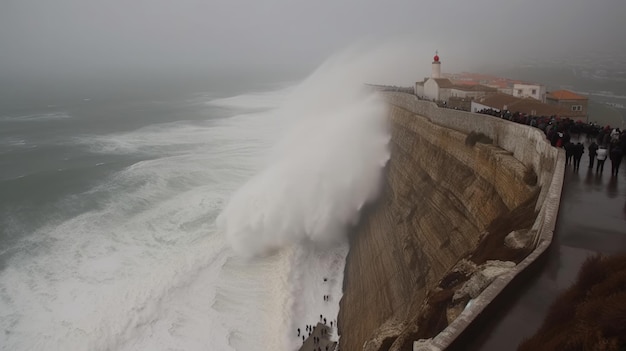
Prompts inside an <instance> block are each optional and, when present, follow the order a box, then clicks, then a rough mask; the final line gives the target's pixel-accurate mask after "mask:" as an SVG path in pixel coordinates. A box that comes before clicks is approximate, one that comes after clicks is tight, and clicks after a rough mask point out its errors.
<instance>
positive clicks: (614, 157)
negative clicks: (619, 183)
mask: <svg viewBox="0 0 626 351" xmlns="http://www.w3.org/2000/svg"><path fill="white" fill-rule="evenodd" d="M610 155H611V156H610V157H611V175H612V176H614V177H616V176H617V172H618V171H619V165H620V164H621V163H622V156H623V155H622V147H621V145H619V144H618V143H614V144H613V147H612V148H611V154H610Z"/></svg>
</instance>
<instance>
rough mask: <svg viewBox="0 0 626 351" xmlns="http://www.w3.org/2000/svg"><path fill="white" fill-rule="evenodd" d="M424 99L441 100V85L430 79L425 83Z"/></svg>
mask: <svg viewBox="0 0 626 351" xmlns="http://www.w3.org/2000/svg"><path fill="white" fill-rule="evenodd" d="M424 99H427V100H439V84H437V82H436V81H435V80H434V79H428V80H427V81H426V83H424Z"/></svg>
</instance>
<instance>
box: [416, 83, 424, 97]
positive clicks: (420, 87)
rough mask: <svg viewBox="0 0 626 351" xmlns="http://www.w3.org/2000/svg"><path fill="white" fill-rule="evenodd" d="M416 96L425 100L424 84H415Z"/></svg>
mask: <svg viewBox="0 0 626 351" xmlns="http://www.w3.org/2000/svg"><path fill="white" fill-rule="evenodd" d="M415 95H417V96H419V97H420V98H422V99H423V98H424V86H423V85H422V84H418V83H415Z"/></svg>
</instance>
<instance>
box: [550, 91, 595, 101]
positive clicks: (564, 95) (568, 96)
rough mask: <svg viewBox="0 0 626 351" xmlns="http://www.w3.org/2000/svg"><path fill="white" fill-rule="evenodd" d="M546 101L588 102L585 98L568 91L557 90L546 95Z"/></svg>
mask: <svg viewBox="0 0 626 351" xmlns="http://www.w3.org/2000/svg"><path fill="white" fill-rule="evenodd" d="M547 98H548V99H552V100H588V98H587V97H586V96H582V95H578V94H576V93H574V92H572V91H569V90H557V91H552V92H550V93H548V96H547Z"/></svg>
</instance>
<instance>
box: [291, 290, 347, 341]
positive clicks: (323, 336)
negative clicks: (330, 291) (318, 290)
mask: <svg viewBox="0 0 626 351" xmlns="http://www.w3.org/2000/svg"><path fill="white" fill-rule="evenodd" d="M327 282H328V278H324V283H327ZM330 298H331V296H330V295H323V296H322V299H323V300H324V301H325V302H329V301H330ZM329 324H330V328H328V325H329ZM336 327H337V321H336V320H335V321H332V320H331V321H328V320H327V319H326V317H324V315H322V314H320V320H319V322H317V325H312V324H311V325H309V324H307V325H306V326H305V328H304V330H305V331H304V332H302V331H301V329H300V328H298V329H297V337H302V345H303V347H305V346H304V345H305V344H306V343H307V340H309V339H311V338H312V340H313V343H312V345H311V347H312V351H339V349H338V348H337V349H335V348H336V346H337V344H336V343H335V342H332V341H330V335H331V333H332V331H333V328H336ZM307 333H308V335H307ZM316 334H317V335H316ZM322 346H324V347H323V348H322ZM301 350H303V349H301Z"/></svg>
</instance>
